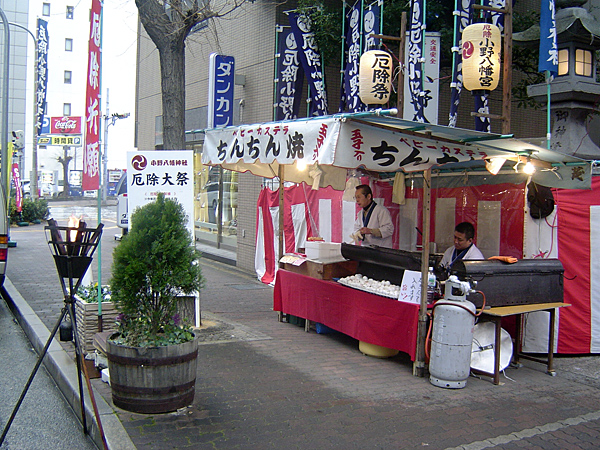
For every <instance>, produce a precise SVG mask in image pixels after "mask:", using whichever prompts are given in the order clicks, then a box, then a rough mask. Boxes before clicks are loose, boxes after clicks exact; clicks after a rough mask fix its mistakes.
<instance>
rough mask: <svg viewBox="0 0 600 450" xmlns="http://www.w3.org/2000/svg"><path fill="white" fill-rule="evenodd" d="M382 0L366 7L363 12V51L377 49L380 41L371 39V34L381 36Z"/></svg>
mask: <svg viewBox="0 0 600 450" xmlns="http://www.w3.org/2000/svg"><path fill="white" fill-rule="evenodd" d="M382 8H383V0H377V1H375V2H373V3H371V4H370V5H368V6H367V7H366V8H365V10H364V11H363V39H364V44H363V49H364V51H365V52H366V51H369V50H377V49H379V43H380V40H379V39H376V38H374V37H371V35H372V34H381V9H382Z"/></svg>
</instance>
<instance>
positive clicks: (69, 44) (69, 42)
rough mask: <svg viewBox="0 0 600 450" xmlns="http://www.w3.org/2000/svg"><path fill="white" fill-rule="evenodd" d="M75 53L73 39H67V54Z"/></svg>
mask: <svg viewBox="0 0 600 450" xmlns="http://www.w3.org/2000/svg"><path fill="white" fill-rule="evenodd" d="M72 51H73V39H70V38H66V39H65V52H72Z"/></svg>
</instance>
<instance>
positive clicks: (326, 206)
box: [313, 198, 333, 242]
mask: <svg viewBox="0 0 600 450" xmlns="http://www.w3.org/2000/svg"><path fill="white" fill-rule="evenodd" d="M331 209H332V206H331V199H330V198H321V199H319V230H318V231H319V235H320V236H321V237H322V238H323V239H325V242H333V241H332V240H331V235H332V230H331V224H332V217H331ZM313 233H314V231H313Z"/></svg>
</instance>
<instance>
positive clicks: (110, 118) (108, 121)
mask: <svg viewBox="0 0 600 450" xmlns="http://www.w3.org/2000/svg"><path fill="white" fill-rule="evenodd" d="M128 117H129V113H125V114H118V113H113V114H112V115H110V113H109V110H108V89H106V114H105V115H104V116H103V117H102V118H103V119H104V151H103V153H102V170H103V172H102V200H103V201H106V197H107V192H108V169H107V165H108V127H109V126H111V125H114V124H115V122H116V121H117V120H118V119H127V118H128Z"/></svg>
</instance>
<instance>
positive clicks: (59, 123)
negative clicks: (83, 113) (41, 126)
mask: <svg viewBox="0 0 600 450" xmlns="http://www.w3.org/2000/svg"><path fill="white" fill-rule="evenodd" d="M50 134H81V117H51V118H50Z"/></svg>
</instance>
